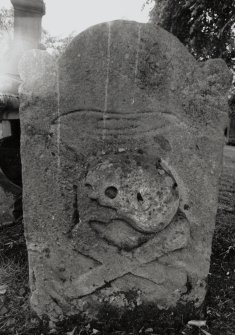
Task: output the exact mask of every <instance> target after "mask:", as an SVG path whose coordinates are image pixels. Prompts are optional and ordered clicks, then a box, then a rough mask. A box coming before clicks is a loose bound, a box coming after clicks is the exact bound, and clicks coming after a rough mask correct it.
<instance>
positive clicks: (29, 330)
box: [0, 146, 235, 335]
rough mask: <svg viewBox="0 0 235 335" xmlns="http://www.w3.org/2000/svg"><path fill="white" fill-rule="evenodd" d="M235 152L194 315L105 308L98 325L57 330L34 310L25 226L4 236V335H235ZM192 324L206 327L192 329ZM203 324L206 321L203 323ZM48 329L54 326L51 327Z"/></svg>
mask: <svg viewBox="0 0 235 335" xmlns="http://www.w3.org/2000/svg"><path fill="white" fill-rule="evenodd" d="M234 241H235V147H232V146H226V147H225V150H224V168H223V174H222V176H221V180H220V192H219V208H218V212H217V219H216V229H215V234H214V239H213V248H212V257H211V268H210V273H209V276H208V294H207V297H206V300H205V304H204V305H203V306H202V307H201V308H200V309H199V310H198V311H195V310H193V309H191V308H190V306H187V309H185V308H184V307H182V306H178V309H177V312H172V311H170V310H167V311H159V310H158V309H156V308H155V307H154V306H151V305H149V306H145V307H144V308H143V307H137V308H136V310H135V311H130V312H129V313H127V314H125V315H124V316H123V317H122V318H120V317H118V316H117V314H116V312H115V310H113V311H112V310H110V309H107V310H106V309H104V310H103V311H102V312H101V313H100V316H99V318H98V320H96V321H93V322H89V321H88V320H86V319H84V318H82V317H78V316H77V317H73V318H71V319H69V320H65V321H64V322H63V323H61V324H59V325H57V327H56V328H55V327H53V325H48V321H47V320H38V318H37V317H36V316H35V315H33V313H32V312H31V311H30V307H29V303H28V298H29V288H28V268H27V253H26V248H25V242H24V238H23V227H22V226H20V225H18V226H13V227H8V229H6V228H5V229H4V230H2V231H1V232H0V251H1V258H0V334H2V335H8V334H9V335H47V334H55V335H57V334H58V335H59V334H61V335H62V334H63V335H90V334H98V335H99V334H100V335H102V334H113V335H114V334H115V335H130V334H133V335H135V334H140V335H141V334H142V335H145V334H148V335H178V334H182V335H197V334H200V335H203V334H205V335H210V334H211V335H233V334H235V243H234ZM190 320H200V321H206V325H203V326H201V327H199V326H200V324H198V325H191V326H190V325H188V324H187V323H188V321H190ZM203 324H205V322H204V323H203ZM49 326H50V327H49Z"/></svg>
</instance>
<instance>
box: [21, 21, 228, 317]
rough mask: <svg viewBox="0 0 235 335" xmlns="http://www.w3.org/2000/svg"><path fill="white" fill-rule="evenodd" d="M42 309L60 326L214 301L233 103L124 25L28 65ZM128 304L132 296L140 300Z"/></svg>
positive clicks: (30, 175)
mask: <svg viewBox="0 0 235 335" xmlns="http://www.w3.org/2000/svg"><path fill="white" fill-rule="evenodd" d="M20 72H21V78H22V80H23V84H22V86H21V90H20V92H21V108H20V114H21V125H22V147H21V148H22V164H23V184H24V187H23V190H24V215H25V217H24V221H25V229H26V239H27V244H28V251H29V261H30V277H31V291H32V297H31V303H32V306H33V308H34V309H35V310H36V311H37V313H38V314H40V315H42V314H43V313H46V314H48V315H49V316H50V317H51V318H52V319H53V318H55V319H56V318H58V317H60V316H62V315H65V314H71V313H76V312H78V311H86V312H88V313H94V311H97V310H98V307H99V306H102V304H104V303H105V304H107V303H108V304H111V305H114V306H118V307H125V308H132V307H133V306H135V305H138V304H141V303H145V302H155V303H156V304H157V305H158V306H160V307H165V306H175V305H176V303H177V302H179V301H180V302H185V303H187V302H189V301H192V302H193V303H194V304H195V305H200V304H201V302H202V301H203V298H204V295H205V286H206V278H207V275H208V271H209V264H210V253H211V240H212V235H213V229H214V221H215V214H216V206H217V187H218V178H219V175H220V171H221V163H222V149H223V143H224V128H225V126H226V123H227V111H228V110H227V100H226V93H227V90H228V87H229V85H230V79H231V75H230V72H229V70H228V69H227V67H226V65H225V63H224V62H223V61H222V60H210V61H208V62H206V63H204V64H202V63H200V64H198V63H197V62H196V61H195V59H194V58H193V57H192V56H191V55H190V54H189V53H188V51H187V50H186V49H185V47H184V46H183V45H182V44H181V43H180V42H179V41H178V40H177V39H176V38H175V37H174V36H172V35H171V34H169V33H167V32H166V31H164V30H162V29H161V28H159V27H154V26H152V25H150V24H139V23H136V22H125V21H115V22H113V23H104V24H101V25H98V26H94V27H92V28H90V29H88V30H87V31H85V32H83V33H81V34H80V35H79V36H77V37H76V38H75V39H74V40H73V42H72V43H71V45H70V46H69V47H68V49H67V50H66V52H65V53H64V55H63V56H62V57H61V59H60V60H59V63H58V64H55V63H54V61H53V59H52V58H51V57H50V56H49V55H48V54H46V53H45V52H42V51H32V52H30V53H29V55H28V56H26V57H25V59H24V60H23V61H22V63H21V69H20ZM130 296H131V297H132V298H131V299H130Z"/></svg>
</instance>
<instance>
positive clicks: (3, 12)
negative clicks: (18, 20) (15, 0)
mask: <svg viewBox="0 0 235 335" xmlns="http://www.w3.org/2000/svg"><path fill="white" fill-rule="evenodd" d="M13 25H14V19H13V9H12V8H11V9H6V8H4V7H3V8H1V9H0V38H2V37H3V35H5V34H7V35H11V34H12V33H13Z"/></svg>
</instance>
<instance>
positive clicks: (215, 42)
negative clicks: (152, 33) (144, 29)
mask: <svg viewBox="0 0 235 335" xmlns="http://www.w3.org/2000/svg"><path fill="white" fill-rule="evenodd" d="M146 2H147V3H150V2H155V6H154V8H153V10H152V11H151V13H150V19H151V21H152V22H156V23H158V24H160V25H161V26H162V27H163V28H165V29H166V30H168V31H169V32H171V33H173V34H174V35H175V36H177V37H178V38H179V40H180V41H181V42H182V43H183V44H184V45H186V46H187V47H188V49H189V51H190V52H191V53H192V54H193V55H194V56H195V57H196V58H197V59H199V60H206V59H208V58H217V57H221V58H223V59H224V60H225V61H226V63H227V64H228V66H229V67H231V68H232V67H234V66H235V1H234V0H146Z"/></svg>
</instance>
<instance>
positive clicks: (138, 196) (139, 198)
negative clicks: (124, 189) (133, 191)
mask: <svg viewBox="0 0 235 335" xmlns="http://www.w3.org/2000/svg"><path fill="white" fill-rule="evenodd" d="M137 200H138V201H144V199H143V197H142V195H141V194H140V192H138V193H137Z"/></svg>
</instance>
